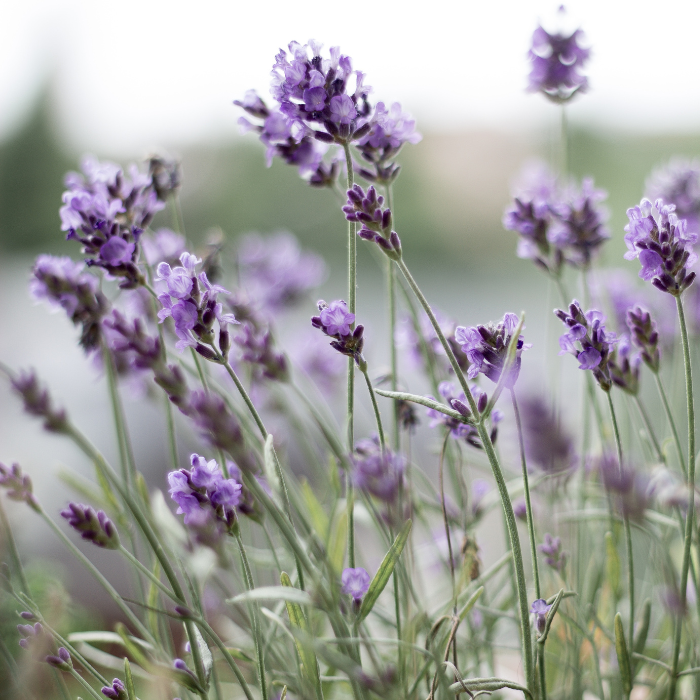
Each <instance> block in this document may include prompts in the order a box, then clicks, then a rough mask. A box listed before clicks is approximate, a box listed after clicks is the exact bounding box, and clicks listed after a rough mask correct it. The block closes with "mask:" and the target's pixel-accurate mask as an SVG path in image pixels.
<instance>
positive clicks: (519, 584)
mask: <svg viewBox="0 0 700 700" xmlns="http://www.w3.org/2000/svg"><path fill="white" fill-rule="evenodd" d="M396 264H397V265H398V267H399V269H400V270H401V272H402V273H403V276H404V277H405V278H406V281H407V282H408V285H409V286H410V287H411V290H412V291H413V293H414V294H415V295H416V298H417V299H418V301H419V302H420V304H421V306H422V307H423V310H424V311H425V313H426V314H427V315H428V318H429V319H430V323H431V324H432V326H433V329H434V330H435V333H436V335H437V337H438V339H439V340H440V343H441V345H442V347H443V349H444V350H445V354H446V355H447V358H448V360H449V361H450V365H451V366H452V369H453V370H454V372H455V376H456V377H457V379H458V381H459V383H460V386H461V387H462V391H463V392H464V395H465V397H466V398H467V401H468V403H469V408H470V410H471V412H472V415H473V416H478V415H479V410H478V408H477V405H476V401H475V400H474V397H473V396H472V393H471V391H470V389H469V385H468V384H467V380H466V378H465V377H464V374H463V373H462V370H461V369H460V366H459V364H458V362H457V358H456V357H455V356H454V353H453V352H452V348H451V347H450V344H449V343H448V342H447V339H446V338H445V334H444V333H443V332H442V329H441V328H440V324H439V323H438V321H437V318H435V314H434V313H433V310H432V308H431V307H430V304H429V303H428V300H427V299H426V298H425V296H424V294H423V292H421V290H420V287H418V285H417V283H416V281H415V280H414V279H413V276H412V275H411V273H410V271H409V269H408V267H407V266H406V263H405V262H404V261H403V260H402V259H400V260H397V261H396ZM477 430H478V433H479V438H480V439H481V443H482V445H483V447H484V452H485V453H486V456H487V458H488V460H489V464H490V465H491V470H492V472H493V475H494V478H495V480H496V485H497V487H498V492H499V494H500V497H501V504H502V506H503V511H504V513H505V518H506V527H507V528H508V535H509V538H510V544H511V548H512V550H513V565H514V570H515V586H516V591H517V595H518V605H519V608H520V634H521V638H522V639H521V642H522V645H523V657H524V658H523V661H524V665H525V678H526V684H527V687H528V688H529V689H534V687H535V679H534V675H535V674H534V661H533V658H532V635H531V632H530V612H529V610H530V609H529V606H528V600H527V585H526V583H525V570H524V567H523V554H522V549H521V547H520V536H519V535H518V525H517V523H516V521H515V513H514V512H513V504H512V503H511V502H510V495H509V494H508V487H507V486H506V481H505V479H504V477H503V472H502V471H501V465H500V463H499V461H498V457H497V456H496V452H495V450H494V448H493V443H492V442H491V436H490V435H489V432H488V430H486V427H485V425H484V422H483V420H480V421H479V422H478V424H477Z"/></svg>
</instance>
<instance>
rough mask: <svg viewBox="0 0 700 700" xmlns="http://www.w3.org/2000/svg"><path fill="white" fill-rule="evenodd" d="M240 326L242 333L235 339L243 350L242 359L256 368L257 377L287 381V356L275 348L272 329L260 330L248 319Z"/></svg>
mask: <svg viewBox="0 0 700 700" xmlns="http://www.w3.org/2000/svg"><path fill="white" fill-rule="evenodd" d="M240 328H241V333H239V334H237V335H235V336H234V338H233V340H234V342H235V343H236V345H237V346H238V347H239V349H240V350H241V360H242V361H243V362H248V363H249V364H250V365H251V366H252V367H253V368H254V369H255V370H256V375H255V378H257V379H259V378H261V377H265V378H266V379H275V380H277V381H282V382H284V381H287V380H288V379H289V368H288V366H287V358H286V357H285V356H284V355H283V354H282V353H279V352H277V351H276V350H275V349H274V343H273V340H272V333H271V331H270V330H269V329H262V330H260V329H258V328H256V327H255V326H254V325H253V324H252V323H249V322H247V321H245V322H244V323H243V324H241V326H240Z"/></svg>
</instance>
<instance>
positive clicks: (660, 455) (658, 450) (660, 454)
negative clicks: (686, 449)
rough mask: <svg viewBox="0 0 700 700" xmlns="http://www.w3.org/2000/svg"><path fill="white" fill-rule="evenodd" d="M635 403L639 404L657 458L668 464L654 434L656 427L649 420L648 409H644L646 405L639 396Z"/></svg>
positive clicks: (635, 398) (636, 397) (636, 396)
mask: <svg viewBox="0 0 700 700" xmlns="http://www.w3.org/2000/svg"><path fill="white" fill-rule="evenodd" d="M634 402H635V403H636V404H637V408H638V409H639V413H640V414H641V416H642V421H644V427H645V428H646V431H647V435H649V439H650V440H651V444H652V445H653V446H654V451H655V452H656V458H657V459H658V460H659V462H663V463H666V457H665V456H664V453H663V452H662V450H661V445H659V441H658V440H657V438H656V433H655V432H654V427H653V426H652V424H651V420H650V419H649V414H648V413H647V411H646V408H644V404H643V403H642V400H641V399H640V398H639V395H638V394H636V395H635V397H634Z"/></svg>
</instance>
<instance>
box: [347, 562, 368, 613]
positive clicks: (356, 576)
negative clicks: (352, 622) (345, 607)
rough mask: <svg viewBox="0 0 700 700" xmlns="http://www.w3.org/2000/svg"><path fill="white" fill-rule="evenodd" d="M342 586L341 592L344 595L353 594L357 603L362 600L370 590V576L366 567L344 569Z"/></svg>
mask: <svg viewBox="0 0 700 700" xmlns="http://www.w3.org/2000/svg"><path fill="white" fill-rule="evenodd" d="M340 580H341V583H342V587H341V589H340V592H341V593H343V595H349V596H352V599H353V601H354V602H355V604H356V605H359V603H360V602H361V601H362V598H363V597H364V595H365V593H367V591H368V590H369V582H370V576H369V574H368V573H367V571H366V570H365V569H363V568H362V567H359V568H357V569H344V570H343V574H342V576H341V578H340Z"/></svg>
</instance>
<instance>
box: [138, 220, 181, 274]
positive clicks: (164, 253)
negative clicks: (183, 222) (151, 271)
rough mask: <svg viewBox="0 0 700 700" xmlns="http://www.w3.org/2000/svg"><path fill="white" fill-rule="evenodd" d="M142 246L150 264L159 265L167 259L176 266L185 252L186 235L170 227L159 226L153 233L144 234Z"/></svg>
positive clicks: (167, 261) (169, 263)
mask: <svg viewBox="0 0 700 700" xmlns="http://www.w3.org/2000/svg"><path fill="white" fill-rule="evenodd" d="M141 246H142V247H143V254H144V257H145V258H146V262H147V263H148V264H149V265H157V264H158V263H159V262H162V261H165V262H166V263H168V265H171V266H173V267H174V266H175V265H177V264H178V262H179V261H180V256H181V255H182V254H183V253H184V252H185V237H184V236H183V235H181V234H179V233H175V231H171V230H170V229H169V228H159V229H158V230H157V231H156V232H155V233H153V234H151V235H149V234H144V235H143V237H142V238H141Z"/></svg>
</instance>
